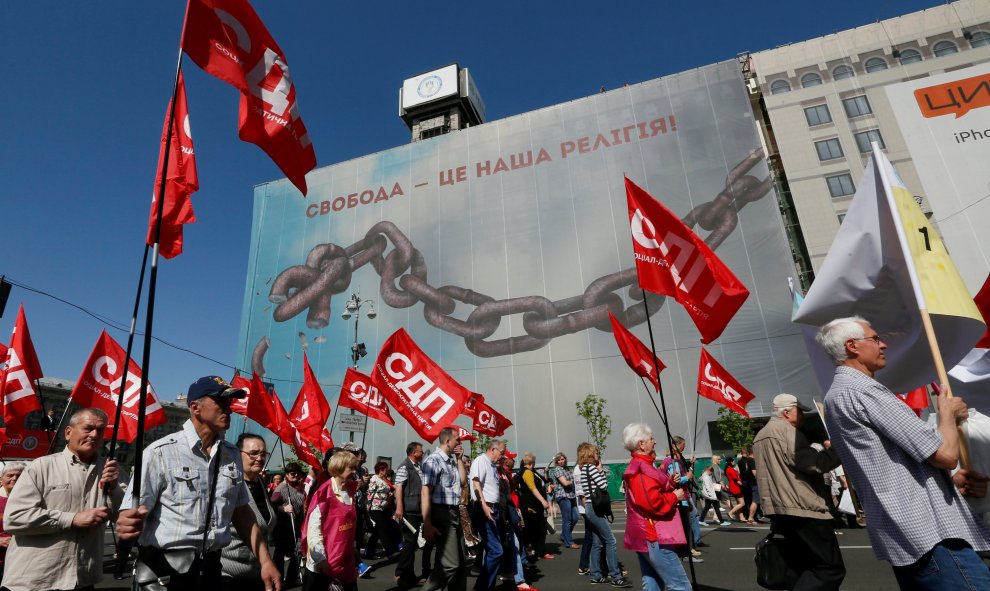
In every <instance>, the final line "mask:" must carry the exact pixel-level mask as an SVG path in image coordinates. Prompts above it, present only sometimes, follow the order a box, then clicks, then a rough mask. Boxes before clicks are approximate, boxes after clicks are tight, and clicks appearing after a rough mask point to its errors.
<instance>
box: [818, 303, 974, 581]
mask: <svg viewBox="0 0 990 591" xmlns="http://www.w3.org/2000/svg"><path fill="white" fill-rule="evenodd" d="M817 339H818V343H819V344H820V345H821V346H822V347H823V348H824V349H825V351H826V352H827V353H828V355H829V356H830V357H831V358H832V361H833V362H834V363H835V365H836V366H837V367H836V370H835V379H834V381H833V382H832V386H831V388H829V391H828V393H827V394H826V395H825V407H826V413H825V424H826V426H827V427H828V430H829V433H830V435H831V438H832V445H833V448H834V449H835V450H836V451H837V452H838V454H839V457H840V458H841V459H842V464H843V466H844V467H845V471H846V475H847V477H848V478H850V481H851V484H852V486H853V487H854V488H855V489H856V491H857V492H858V493H859V498H860V500H861V501H862V503H863V508H864V510H865V511H866V516H867V519H868V520H869V534H870V540H871V542H872V543H873V551H874V553H875V554H876V555H877V558H879V559H880V560H886V561H888V562H890V564H891V566H892V567H893V569H894V575H895V576H896V577H897V582H898V584H899V585H900V586H901V588H902V589H932V590H935V589H938V590H941V589H946V590H948V589H953V590H958V589H990V570H988V569H987V566H986V565H985V564H984V563H983V561H982V560H980V557H979V556H978V555H977V553H976V552H977V551H985V550H990V530H988V529H987V528H986V526H984V524H983V522H982V521H981V520H980V519H979V518H978V517H977V515H976V514H975V513H973V511H972V509H971V508H970V506H969V504H968V503H966V501H965V500H963V498H962V494H973V495H976V496H983V495H985V494H986V487H987V477H986V476H984V475H982V474H978V473H975V472H973V471H970V470H959V471H958V472H957V473H956V475H955V476H950V471H951V470H953V469H955V468H956V465H957V464H958V461H959V435H958V429H957V424H958V422H959V421H960V420H962V419H965V418H966V416H967V414H968V411H967V409H966V404H965V403H964V402H963V401H962V400H961V399H959V398H948V397H946V396H945V395H942V396H939V398H938V424H937V425H932V424H929V423H926V422H925V421H922V420H921V419H919V418H918V417H917V416H915V414H914V412H913V411H912V410H911V409H910V408H908V406H907V405H906V404H904V403H903V402H901V401H900V400H898V399H897V398H896V397H895V395H894V394H893V393H892V392H891V391H890V390H888V389H887V388H886V387H885V386H883V385H882V384H880V383H879V382H877V381H876V380H875V379H874V375H875V374H876V372H878V371H880V370H882V369H883V368H884V366H885V365H886V357H885V355H884V350H885V349H886V348H887V345H886V344H884V342H883V340H882V339H881V338H880V335H878V334H877V332H876V331H875V330H874V329H873V328H872V327H871V326H870V324H869V322H867V321H866V320H864V319H863V318H860V317H858V316H854V317H851V318H840V319H837V320H833V321H832V322H829V323H828V324H826V325H825V326H823V327H822V328H821V330H820V331H819V333H818V336H817ZM895 371H896V370H895Z"/></svg>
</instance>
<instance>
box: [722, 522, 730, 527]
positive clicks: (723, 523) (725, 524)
mask: <svg viewBox="0 0 990 591" xmlns="http://www.w3.org/2000/svg"><path fill="white" fill-rule="evenodd" d="M719 525H720V526H722V527H725V526H727V525H732V522H731V521H723V522H722V523H720V524H719Z"/></svg>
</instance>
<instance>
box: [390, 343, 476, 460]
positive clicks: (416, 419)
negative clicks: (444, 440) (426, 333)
mask: <svg viewBox="0 0 990 591" xmlns="http://www.w3.org/2000/svg"><path fill="white" fill-rule="evenodd" d="M373 372H374V373H372V375H371V382H372V384H374V385H375V386H377V387H378V389H379V390H381V391H382V393H383V394H384V395H385V398H386V399H387V400H388V401H389V403H390V404H391V405H392V406H393V407H394V408H395V410H396V411H398V413H399V414H400V415H402V416H403V417H404V418H405V419H406V420H407V421H409V424H410V425H411V426H412V428H413V429H414V430H415V431H416V433H418V434H419V436H420V437H423V438H424V439H426V440H427V441H431V442H432V441H433V440H434V439H436V438H437V435H439V434H440V431H441V430H442V429H443V428H444V427H446V426H447V425H449V424H450V422H451V421H453V420H454V419H456V418H457V416H458V415H460V414H461V410H462V409H463V408H464V403H465V401H467V399H468V396H470V395H471V392H470V391H469V390H467V389H466V388H464V387H463V386H461V385H460V384H458V383H457V380H455V379H454V378H452V377H450V376H449V375H448V374H447V372H445V371H444V370H443V368H442V367H440V366H439V365H437V364H436V363H435V362H434V361H433V360H432V359H430V358H429V356H427V355H426V353H423V350H422V349H420V348H419V347H418V346H417V345H416V343H414V342H413V340H412V339H411V338H410V337H409V333H407V332H406V331H405V329H403V328H400V329H399V330H397V331H395V333H393V334H392V336H391V337H389V338H388V340H387V341H385V343H384V344H383V345H382V349H381V352H380V353H379V354H378V359H376V360H375V368H374V370H373Z"/></svg>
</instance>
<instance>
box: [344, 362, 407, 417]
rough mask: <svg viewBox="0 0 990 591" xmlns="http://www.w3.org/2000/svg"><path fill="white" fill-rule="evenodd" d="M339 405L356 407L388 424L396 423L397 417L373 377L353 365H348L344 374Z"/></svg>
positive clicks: (355, 408)
mask: <svg viewBox="0 0 990 591" xmlns="http://www.w3.org/2000/svg"><path fill="white" fill-rule="evenodd" d="M337 405H338V406H342V407H344V408H350V409H354V410H356V411H358V412H359V413H361V414H363V415H365V416H368V417H371V418H373V419H377V420H379V421H381V422H383V423H386V424H388V425H394V424H395V419H393V418H392V415H391V413H389V412H388V405H387V404H385V397H384V396H382V393H381V392H380V391H379V390H378V388H376V387H375V386H373V385H372V384H371V377H370V376H366V375H364V374H363V373H361V372H359V371H358V370H356V369H354V368H352V367H348V368H347V373H346V374H344V385H343V387H341V389H340V401H339V402H337Z"/></svg>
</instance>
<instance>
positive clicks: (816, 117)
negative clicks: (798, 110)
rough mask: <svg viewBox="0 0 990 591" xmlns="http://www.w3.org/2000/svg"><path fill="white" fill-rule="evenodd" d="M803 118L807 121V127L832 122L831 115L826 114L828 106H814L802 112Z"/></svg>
mask: <svg viewBox="0 0 990 591" xmlns="http://www.w3.org/2000/svg"><path fill="white" fill-rule="evenodd" d="M804 118H805V119H807V120H808V125H809V126H811V127H814V126H815V125H824V124H826V123H831V122H832V114H831V113H829V112H828V105H815V106H814V107H808V108H807V109H805V110H804Z"/></svg>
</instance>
